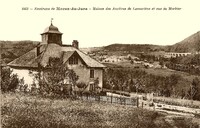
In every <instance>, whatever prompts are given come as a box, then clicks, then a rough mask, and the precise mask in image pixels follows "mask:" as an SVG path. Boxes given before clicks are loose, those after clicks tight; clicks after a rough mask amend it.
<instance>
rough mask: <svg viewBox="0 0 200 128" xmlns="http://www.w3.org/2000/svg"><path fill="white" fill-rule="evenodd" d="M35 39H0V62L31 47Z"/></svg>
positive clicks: (17, 55)
mask: <svg viewBox="0 0 200 128" xmlns="http://www.w3.org/2000/svg"><path fill="white" fill-rule="evenodd" d="M38 43H39V42H37V41H0V54H1V59H0V64H1V65H4V64H6V63H8V62H10V61H12V60H13V59H15V58H17V57H19V56H21V55H23V54H25V53H26V52H28V51H30V50H31V49H33V48H34V47H35V46H36V45H37V44H38Z"/></svg>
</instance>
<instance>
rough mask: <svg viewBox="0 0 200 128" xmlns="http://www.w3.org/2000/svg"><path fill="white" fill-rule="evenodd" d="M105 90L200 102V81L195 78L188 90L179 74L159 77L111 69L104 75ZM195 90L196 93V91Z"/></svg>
mask: <svg viewBox="0 0 200 128" xmlns="http://www.w3.org/2000/svg"><path fill="white" fill-rule="evenodd" d="M104 74H105V75H104V84H103V85H104V88H107V89H112V90H121V91H127V92H137V93H149V92H154V93H155V94H157V95H159V96H166V97H181V98H187V99H195V100H200V94H199V93H200V92H199V91H200V80H199V79H198V78H194V80H193V82H192V83H190V84H189V85H187V88H184V86H181V81H184V78H183V77H182V76H180V75H178V74H171V75H169V76H158V75H153V74H148V73H147V72H146V71H144V70H140V69H125V68H109V69H107V70H106V71H105V73H104ZM194 90H195V91H194Z"/></svg>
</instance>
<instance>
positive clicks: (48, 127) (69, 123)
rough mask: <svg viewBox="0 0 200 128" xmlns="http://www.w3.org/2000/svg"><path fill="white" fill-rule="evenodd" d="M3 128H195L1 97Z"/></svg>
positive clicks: (185, 122) (162, 118) (133, 112)
mask: <svg viewBox="0 0 200 128" xmlns="http://www.w3.org/2000/svg"><path fill="white" fill-rule="evenodd" d="M1 98H2V100H1V101H2V102H1V124H2V127H3V128H68V127H69V128H81V127H84V128H94V127H95V128H100V127H101V128H102V127H103V128H110V127H112V128H129V127H131V128H169V127H177V128H198V125H197V124H196V123H195V122H194V121H193V119H192V118H187V117H178V116H171V115H167V114H165V113H159V112H156V111H150V110H145V109H140V108H136V107H132V106H123V105H117V104H109V103H98V102H89V101H81V100H71V99H52V98H42V97H40V96H32V95H29V94H23V93H5V94H2V95H1Z"/></svg>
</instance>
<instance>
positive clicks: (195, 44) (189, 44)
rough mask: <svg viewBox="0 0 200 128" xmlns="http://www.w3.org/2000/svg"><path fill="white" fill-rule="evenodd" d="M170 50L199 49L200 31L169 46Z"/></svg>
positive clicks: (186, 50) (188, 50) (192, 50)
mask: <svg viewBox="0 0 200 128" xmlns="http://www.w3.org/2000/svg"><path fill="white" fill-rule="evenodd" d="M170 51H171V52H196V51H200V31H199V32H197V33H194V34H192V35H191V36H189V37H187V38H186V39H184V40H183V41H181V42H178V43H176V44H174V45H172V46H171V47H170Z"/></svg>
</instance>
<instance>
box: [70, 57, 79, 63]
mask: <svg viewBox="0 0 200 128" xmlns="http://www.w3.org/2000/svg"><path fill="white" fill-rule="evenodd" d="M69 64H78V58H77V57H74V56H72V57H70V58H69Z"/></svg>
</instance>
